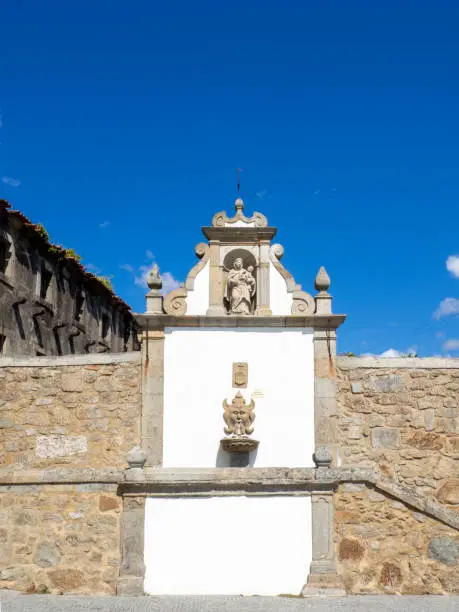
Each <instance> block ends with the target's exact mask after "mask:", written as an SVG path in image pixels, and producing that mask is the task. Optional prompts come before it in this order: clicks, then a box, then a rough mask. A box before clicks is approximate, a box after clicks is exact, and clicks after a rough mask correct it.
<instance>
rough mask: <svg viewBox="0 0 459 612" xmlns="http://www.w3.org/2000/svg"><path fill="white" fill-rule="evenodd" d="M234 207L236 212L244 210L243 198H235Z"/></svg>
mask: <svg viewBox="0 0 459 612" xmlns="http://www.w3.org/2000/svg"><path fill="white" fill-rule="evenodd" d="M234 208H235V209H236V212H237V213H238V212H241V213H242V211H243V210H244V200H243V199H242V198H237V200H236V201H235V202H234Z"/></svg>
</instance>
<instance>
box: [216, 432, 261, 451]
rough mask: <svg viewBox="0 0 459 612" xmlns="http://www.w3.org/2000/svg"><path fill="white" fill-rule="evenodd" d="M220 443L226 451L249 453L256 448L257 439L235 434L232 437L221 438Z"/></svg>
mask: <svg viewBox="0 0 459 612" xmlns="http://www.w3.org/2000/svg"><path fill="white" fill-rule="evenodd" d="M220 444H221V445H222V449H223V450H224V451H226V452H227V453H251V452H252V451H254V450H255V449H256V448H258V445H259V441H258V440H254V439H253V438H249V437H248V436H245V437H244V436H240V437H236V436H235V437H234V438H223V439H222V440H220Z"/></svg>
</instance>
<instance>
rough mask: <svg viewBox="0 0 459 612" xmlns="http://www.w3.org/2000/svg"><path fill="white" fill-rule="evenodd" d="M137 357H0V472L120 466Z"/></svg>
mask: <svg viewBox="0 0 459 612" xmlns="http://www.w3.org/2000/svg"><path fill="white" fill-rule="evenodd" d="M140 368H141V366H140V353H124V354H118V355H115V354H108V355H91V356H90V355H84V356H83V355H81V356H74V357H61V358H59V357H57V358H51V359H48V358H44V357H41V358H31V359H21V360H17V359H16V360H15V359H7V358H4V359H1V360H0V468H3V469H9V470H18V469H22V470H23V469H32V468H50V467H53V466H62V465H66V464H67V465H68V464H71V466H72V467H93V468H100V467H104V466H109V467H125V465H126V454H127V452H128V451H129V450H130V449H131V448H132V447H133V446H134V445H136V444H138V443H139V439H140V437H139V436H140V432H139V429H140V411H141V407H140Z"/></svg>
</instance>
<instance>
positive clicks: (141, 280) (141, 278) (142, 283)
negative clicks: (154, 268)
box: [134, 266, 151, 288]
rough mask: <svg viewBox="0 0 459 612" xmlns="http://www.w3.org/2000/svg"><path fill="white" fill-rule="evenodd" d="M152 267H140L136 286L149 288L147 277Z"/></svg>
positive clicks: (135, 279)
mask: <svg viewBox="0 0 459 612" xmlns="http://www.w3.org/2000/svg"><path fill="white" fill-rule="evenodd" d="M150 269H151V268H150V266H140V267H139V269H138V271H137V275H136V277H135V278H134V283H135V284H136V285H138V286H139V287H144V288H146V287H148V285H147V276H148V273H149V272H150Z"/></svg>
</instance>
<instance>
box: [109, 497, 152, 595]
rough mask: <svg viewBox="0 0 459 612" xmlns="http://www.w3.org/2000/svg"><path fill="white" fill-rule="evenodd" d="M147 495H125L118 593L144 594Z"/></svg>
mask: <svg viewBox="0 0 459 612" xmlns="http://www.w3.org/2000/svg"><path fill="white" fill-rule="evenodd" d="M144 525H145V497H124V499H123V516H122V519H121V566H120V575H119V578H118V583H117V587H116V592H117V594H118V595H130V596H135V595H143V594H144V590H143V581H144V576H145V563H144Z"/></svg>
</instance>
